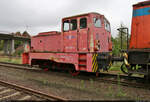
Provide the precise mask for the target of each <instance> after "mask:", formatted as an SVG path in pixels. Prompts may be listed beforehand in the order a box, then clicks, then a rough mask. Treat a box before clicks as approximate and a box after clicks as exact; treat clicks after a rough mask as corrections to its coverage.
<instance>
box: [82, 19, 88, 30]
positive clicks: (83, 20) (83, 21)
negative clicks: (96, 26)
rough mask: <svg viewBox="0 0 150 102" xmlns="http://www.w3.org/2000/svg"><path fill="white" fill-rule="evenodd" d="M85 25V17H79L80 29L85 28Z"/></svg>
mask: <svg viewBox="0 0 150 102" xmlns="http://www.w3.org/2000/svg"><path fill="white" fill-rule="evenodd" d="M86 27H87V19H86V18H81V19H80V29H83V28H86Z"/></svg>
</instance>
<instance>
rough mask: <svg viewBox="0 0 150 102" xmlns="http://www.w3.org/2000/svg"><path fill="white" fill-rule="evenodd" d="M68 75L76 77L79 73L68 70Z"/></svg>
mask: <svg viewBox="0 0 150 102" xmlns="http://www.w3.org/2000/svg"><path fill="white" fill-rule="evenodd" d="M69 73H70V74H71V75H72V76H77V75H79V73H80V71H76V70H69Z"/></svg>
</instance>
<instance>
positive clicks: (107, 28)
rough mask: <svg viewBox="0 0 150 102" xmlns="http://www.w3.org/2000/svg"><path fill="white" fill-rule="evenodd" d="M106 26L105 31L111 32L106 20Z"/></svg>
mask: <svg viewBox="0 0 150 102" xmlns="http://www.w3.org/2000/svg"><path fill="white" fill-rule="evenodd" d="M104 24H105V29H106V30H107V31H109V32H110V25H109V23H108V22H107V21H106V20H104Z"/></svg>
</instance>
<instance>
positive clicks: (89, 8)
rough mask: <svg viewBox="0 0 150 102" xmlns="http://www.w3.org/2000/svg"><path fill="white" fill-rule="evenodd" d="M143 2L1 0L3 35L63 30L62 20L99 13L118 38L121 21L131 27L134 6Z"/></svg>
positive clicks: (122, 0) (0, 10) (0, 11)
mask: <svg viewBox="0 0 150 102" xmlns="http://www.w3.org/2000/svg"><path fill="white" fill-rule="evenodd" d="M140 1H144V0H0V32H17V31H20V32H23V31H25V30H27V31H28V32H29V33H30V34H31V35H36V34H37V33H39V32H45V31H54V30H57V31H60V30H61V19H62V18H63V17H66V16H72V15H76V14H82V13H87V12H98V13H100V14H103V15H105V17H106V18H107V19H108V20H109V21H110V24H111V30H112V35H113V36H116V34H117V30H116V29H117V28H118V27H119V25H120V23H121V22H122V23H123V24H124V25H125V26H127V27H129V28H130V27H131V18H132V5H133V4H135V3H137V2H140Z"/></svg>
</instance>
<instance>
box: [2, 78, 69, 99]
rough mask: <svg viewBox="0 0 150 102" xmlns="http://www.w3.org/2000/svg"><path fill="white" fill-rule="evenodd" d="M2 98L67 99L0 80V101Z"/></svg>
mask: <svg viewBox="0 0 150 102" xmlns="http://www.w3.org/2000/svg"><path fill="white" fill-rule="evenodd" d="M3 100H35V101H41V100H52V101H56V100H57V101H67V100H66V99H64V98H60V97H58V96H54V95H50V94H45V93H42V92H39V91H36V90H33V89H30V88H26V87H23V86H20V85H16V84H14V83H9V82H5V81H2V80H0V101H3Z"/></svg>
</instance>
